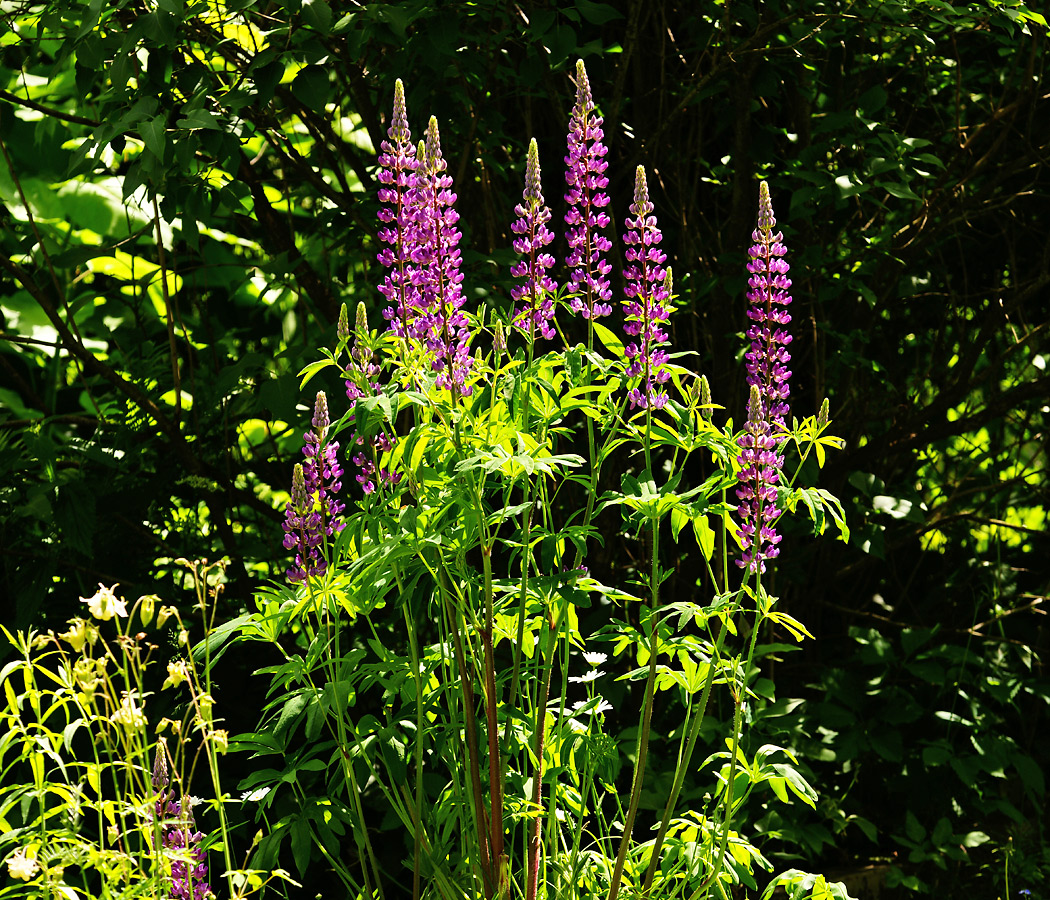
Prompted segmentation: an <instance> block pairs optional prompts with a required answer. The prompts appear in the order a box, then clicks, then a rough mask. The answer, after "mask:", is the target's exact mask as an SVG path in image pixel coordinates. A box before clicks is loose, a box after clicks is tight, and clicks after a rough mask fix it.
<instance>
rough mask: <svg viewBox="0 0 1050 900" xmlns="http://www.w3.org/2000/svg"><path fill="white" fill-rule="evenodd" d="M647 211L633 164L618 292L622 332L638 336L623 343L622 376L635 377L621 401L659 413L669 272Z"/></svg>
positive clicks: (645, 192) (641, 177)
mask: <svg viewBox="0 0 1050 900" xmlns="http://www.w3.org/2000/svg"><path fill="white" fill-rule="evenodd" d="M652 212H653V204H652V203H651V202H650V201H649V188H648V186H647V184H646V181H645V168H644V167H642V166H638V168H637V169H636V171H635V180H634V203H632V204H631V214H632V215H631V216H628V218H627V234H626V236H625V237H624V243H625V244H626V245H627V250H626V253H625V254H624V257H625V259H626V261H627V263H628V265H627V266H626V267H625V268H624V272H623V274H624V278H625V280H626V282H627V286H626V287H625V289H624V293H625V294H626V295H627V298H628V299H627V301H626V303H625V304H624V312H625V313H626V321H625V323H624V326H623V330H624V331H625V332H626V333H627V334H629V335H632V336H635V337H637V338H638V342H637V343H630V344H628V345H627V347H626V348H625V350H624V352H625V354H626V355H627V377H628V378H638V377H640V378H641V382H640V383H639V384H638V385H636V386H635V387H633V388H632V389H631V391H630V393H629V394H628V395H627V398H628V400H629V401H630V403H631V406H636V407H639V408H640V409H646V408H649V409H662V408H663V407H664V406H665V405H666V404H667V394H666V393H664V391H663V390H661V385H663V384H664V383H665V382H666V381H667V379H668V378H670V377H671V372H670V370H669V369H668V368H667V361H668V355H667V351H666V350H664V349H663V345H664V344H666V343H667V332H666V331H665V330H664V327H663V326H664V324H665V323H666V322H667V319H668V316H670V314H671V303H670V299H671V297H670V293H669V291H668V289H667V285H666V281H667V280H668V274H669V273H668V271H667V270H665V269H664V268H663V263H664V261H665V260H666V259H667V255H666V254H665V253H664V252H663V251H662V250H660V247H659V244H660V241H661V240H662V239H663V235H662V234H661V232H660V229H659V227H657V224H656V216H654V215H652Z"/></svg>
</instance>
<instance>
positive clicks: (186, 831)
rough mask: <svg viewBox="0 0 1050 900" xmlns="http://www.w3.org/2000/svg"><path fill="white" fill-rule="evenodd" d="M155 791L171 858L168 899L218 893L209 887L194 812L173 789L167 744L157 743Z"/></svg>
mask: <svg viewBox="0 0 1050 900" xmlns="http://www.w3.org/2000/svg"><path fill="white" fill-rule="evenodd" d="M153 789H154V791H156V792H157V798H156V800H155V801H154V805H153V812H154V815H155V816H156V819H157V823H158V826H159V829H160V838H161V847H162V848H163V849H164V850H166V851H168V855H169V856H170V857H171V876H170V884H169V893H168V896H169V897H170V898H172V900H205V898H208V897H214V896H215V894H214V892H213V891H212V889H211V885H210V884H208V864H207V854H206V853H205V852H204V850H203V849H202V848H201V846H200V843H201V841H202V840H204V835H203V834H201V833H200V832H199V831H197V828H196V825H195V824H194V821H193V810H192V809H191V808H189V805H188V804H187V809H186V812H185V814H184V813H183V811H182V807H183V803H182V801H181V800H178V799H176V796H175V792H174V791H172V790H170V780H169V778H168V763H167V749H166V748H165V746H164V741H163V740H161V741H160V742H159V743H158V744H157V750H156V755H155V757H154V760H153Z"/></svg>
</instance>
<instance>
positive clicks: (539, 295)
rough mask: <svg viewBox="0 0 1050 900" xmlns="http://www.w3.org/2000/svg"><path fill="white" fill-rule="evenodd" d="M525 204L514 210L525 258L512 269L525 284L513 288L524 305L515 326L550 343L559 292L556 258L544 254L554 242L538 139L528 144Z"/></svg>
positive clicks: (516, 246)
mask: <svg viewBox="0 0 1050 900" xmlns="http://www.w3.org/2000/svg"><path fill="white" fill-rule="evenodd" d="M521 198H522V202H521V203H519V204H518V205H517V206H515V207H514V213H515V215H517V216H518V219H517V220H516V221H515V222H514V224H512V225H511V226H510V230H511V231H513V232H514V234H516V235H518V236H517V237H516V238H514V241H513V247H514V251H515V252H516V253H518V254H519V255H520V256H521V257H522V259H521V260H520V261H519V262H518V263H516V264H515V265H514V266H513V267H512V268H511V270H510V274H511V275H513V276H514V277H515V278H518V279H522V280H523V281H522V283H520V284H517V285H515V286H514V287H513V288H511V292H510V296H511V299H512V300H513V301H514V302H515V303H518V302H519V301H521V302H522V303H523V305H522V306H520V307H518V308H516V309H515V310H514V324H515V325H516V326H517V327H518V328H520V329H521V330H522V331H524V332H525V333H526V334H528V335H529V336H530V338H531V337H532V335H533V334H534V331H539V333H540V334H541V335H543V337H544V338H546V339H547V340H550V339H551V338H553V337H554V334H555V331H554V326H553V325H552V322H551V320H552V319H553V318H554V300H553V299H552V295H553V294H554V292H555V291H556V290H557V289H558V286H557V284H556V283H555V281H554V279H553V278H551V277H550V275H548V274H547V271H548V270H549V269H550V268H551V266H553V265H554V257H553V256H551V255H550V254H549V253H544V252H543V248H544V247H546V246H547V245H548V244H549V243H550V242H551V241H552V240H554V233H553V232H552V231H551V230H550V229H549V228H548V227H547V223H548V222H549V221H550V218H551V211H550V209H549V208H548V207H547V205H546V204H545V203H544V202H543V192H542V190H541V185H540V154H539V150H538V148H537V146H536V139H535V138H533V139H532V140H531V141H530V142H529V154H528V158H527V161H526V163H525V190H524V192H523V193H522V195H521Z"/></svg>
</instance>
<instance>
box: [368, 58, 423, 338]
mask: <svg viewBox="0 0 1050 900" xmlns="http://www.w3.org/2000/svg"><path fill="white" fill-rule="evenodd" d="M387 137H388V138H389V140H385V141H383V142H382V143H381V144H380V149H381V150H382V153H380V154H379V159H378V162H379V167H380V168H379V174H378V176H377V178H378V180H379V183H380V185H381V187H380V188H379V202H380V203H383V204H386V205H384V206H383V207H381V208H380V210H379V221H380V222H381V223H382V224H383V227H382V228H380V230H379V240H380V241H382V242H383V243H384V244H386V245H387V246H386V247H384V248H383V249H382V250H381V251H380V253H379V254H378V255H377V257H376V258H377V259H378V260H379V262H380V263H382V264H383V266H385V267H386V269H387V270H388V271H387V273H386V275H385V276H384V277H383V281H382V283H381V284H380V285H379V292H380V293H381V294H382V295H383V296H384V297H385V298H386V299H387V302H388V303H390V304H391V305H390V306H388V307H387V308H386V309H384V310H383V315H384V316H385V317H386V318H387V319H388V320H389V321H390V329H391V330H392V331H393V332H394V333H395V334H396V335H398V336H399V337H402V338H405V337H408V336H409V334H410V332H411V329H412V324H413V320H414V318H415V315H416V309H415V307H416V295H417V294H418V288H417V286H416V285H415V284H414V283H413V265H412V248H413V240H414V238H413V231H414V225H415V223H414V218H415V211H416V196H415V191H416V185H417V181H418V178H417V175H416V170H417V168H418V166H419V160H418V159H417V158H416V148H415V146H414V145H413V143H412V132H411V131H410V130H409V127H408V115H407V112H406V110H405V87H404V85H403V84H402V83H401V79H400V78H399V79H398V80H397V81H396V82H395V84H394V112H393V115H392V116H391V119H390V127H389V128H388V129H387Z"/></svg>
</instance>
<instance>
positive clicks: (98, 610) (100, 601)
mask: <svg viewBox="0 0 1050 900" xmlns="http://www.w3.org/2000/svg"><path fill="white" fill-rule="evenodd" d="M115 588H116V585H113V587H106V586H105V585H104V584H102V582H99V585H98V590H97V591H95V593H94V594H93V595H92V596H90V597H81V598H80V602H81V603H86V604H87V607H88V610H89V611H90V612H91V615H93V616H94V617H95V618H96V619H101V620H102V621H103V622H108V621H109V620H110V619H112V618H113V617H114V616H119V617H120V618H122V619H126V618H127V615H128V609H127V607H126V606H125V604H124V601H123V600H121V599H120V598H118V597H117V595H116V594H114V593H113V591H114V589H115Z"/></svg>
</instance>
